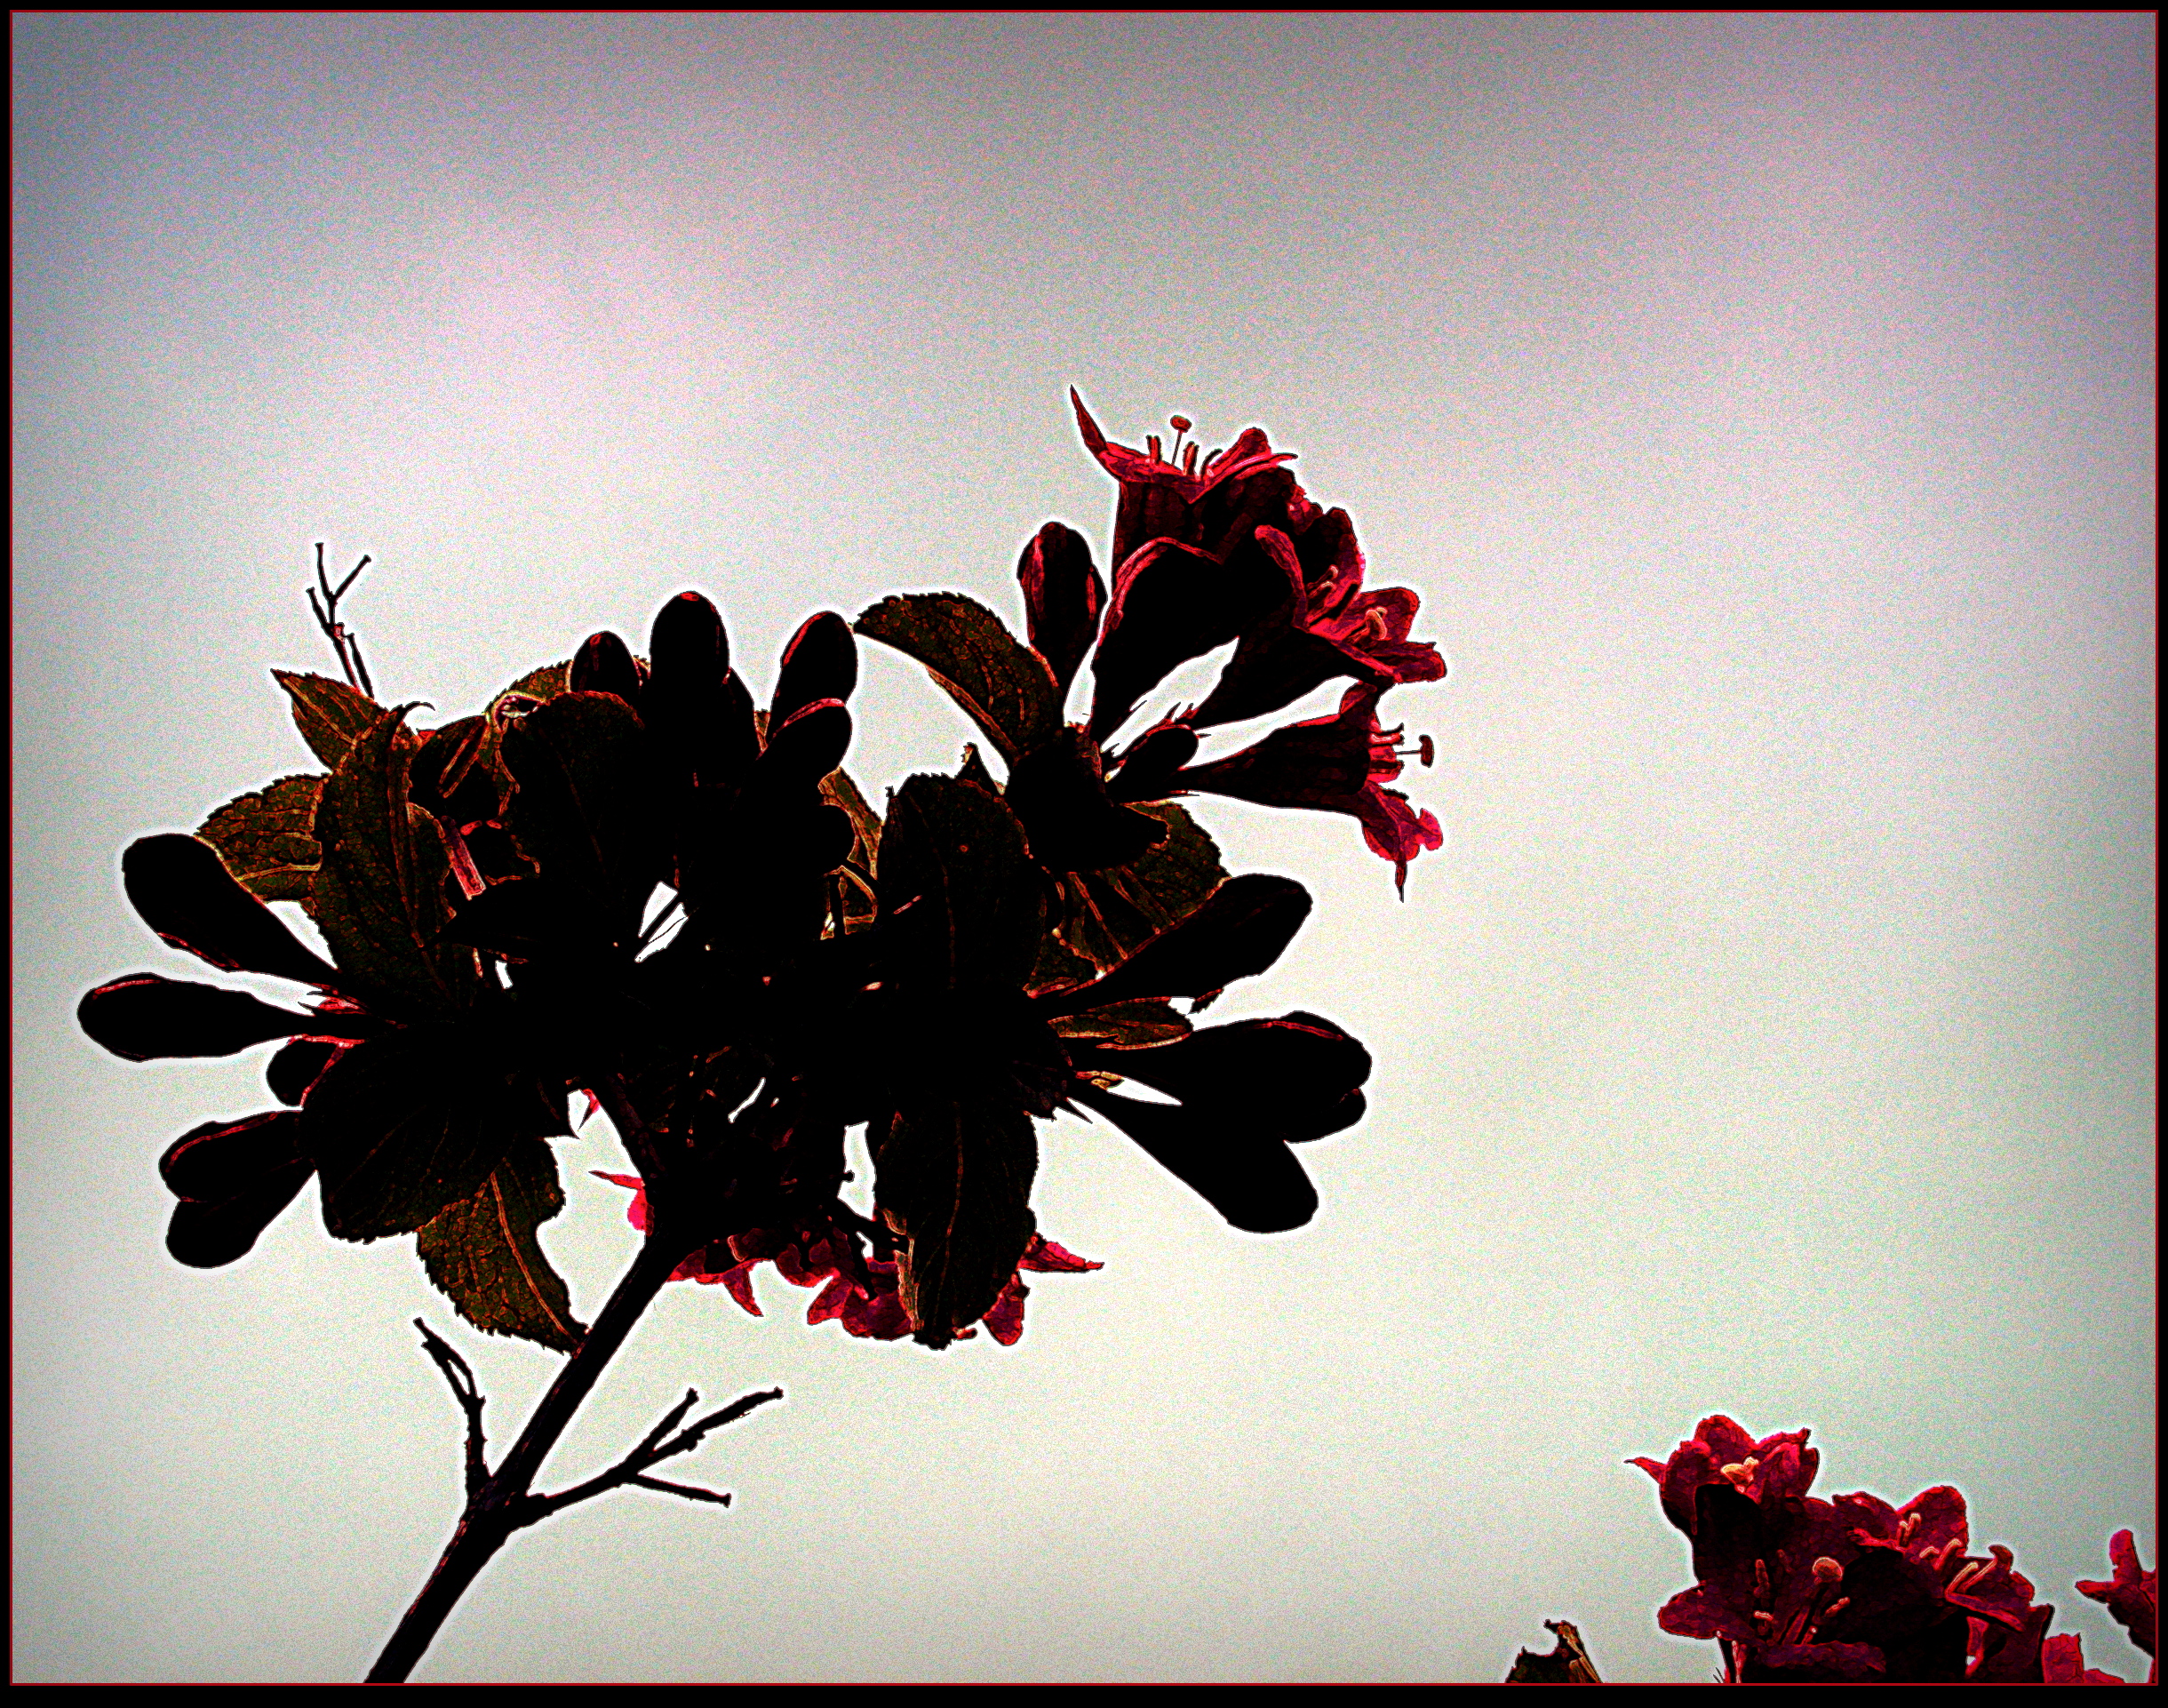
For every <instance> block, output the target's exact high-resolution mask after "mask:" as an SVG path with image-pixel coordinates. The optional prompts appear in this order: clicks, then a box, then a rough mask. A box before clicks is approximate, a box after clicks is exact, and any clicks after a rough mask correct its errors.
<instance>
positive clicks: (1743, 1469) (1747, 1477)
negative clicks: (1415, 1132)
mask: <svg viewBox="0 0 2168 1708" xmlns="http://www.w3.org/2000/svg"><path fill="white" fill-rule="evenodd" d="M1392 734H1393V738H1394V739H1395V740H1396V741H1397V740H1398V739H1399V735H1400V731H1399V730H1394V731H1393V732H1392ZM1760 1463H1761V1461H1760V1460H1759V1459H1749V1460H1747V1461H1746V1462H1745V1463H1744V1464H1742V1465H1726V1466H1725V1467H1724V1468H1723V1470H1722V1471H1721V1472H1720V1473H1718V1474H1719V1475H1721V1476H1722V1477H1723V1479H1724V1480H1725V1481H1726V1482H1728V1483H1730V1484H1731V1485H1732V1486H1733V1487H1734V1489H1744V1488H1745V1487H1746V1486H1747V1485H1748V1484H1749V1483H1750V1482H1752V1481H1754V1468H1755V1466H1757V1465H1759V1464H1760Z"/></svg>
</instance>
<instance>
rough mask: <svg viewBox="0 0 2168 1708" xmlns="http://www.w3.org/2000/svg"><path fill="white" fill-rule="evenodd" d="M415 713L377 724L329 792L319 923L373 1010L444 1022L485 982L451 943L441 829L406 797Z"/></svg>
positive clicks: (469, 955)
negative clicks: (409, 721) (446, 933)
mask: <svg viewBox="0 0 2168 1708" xmlns="http://www.w3.org/2000/svg"><path fill="white" fill-rule="evenodd" d="M407 709H408V708H406V707H400V708H397V709H395V710H393V711H388V712H386V713H385V714H383V715H382V716H381V717H379V719H378V720H377V722H376V723H375V725H374V726H373V727H372V728H371V730H370V731H369V733H368V734H366V735H365V736H363V738H361V739H360V740H359V741H357V742H355V744H354V746H353V748H352V749H351V751H349V753H348V754H347V757H346V758H345V760H343V761H342V762H340V764H339V769H338V770H336V771H334V772H332V774H331V778H330V780H329V781H327V782H326V783H325V784H324V786H323V798H322V799H321V800H320V801H319V802H317V806H316V840H317V841H318V842H321V843H322V844H323V866H322V868H321V869H320V870H319V872H318V873H317V875H316V883H315V901H316V922H317V924H318V925H320V926H321V927H322V928H323V935H324V938H325V940H326V941H327V942H329V943H330V944H331V949H332V953H333V954H335V955H336V956H337V958H338V961H339V971H340V973H341V975H342V978H344V979H345V980H346V981H347V982H349V983H351V984H352V985H353V986H355V989H356V990H357V992H358V993H359V994H362V995H363V996H364V997H365V998H367V999H368V1001H369V1002H370V1006H371V1008H375V1009H383V1010H388V1011H391V1012H393V1013H395V1014H399V1013H404V1014H405V1015H408V1016H424V1017H432V1016H434V1017H442V1016H447V1015H450V1014H453V1013H456V1012H458V1010H462V1009H464V1008H465V1007H466V1005H467V1004H468V1003H470V1002H473V1001H474V992H475V989H476V988H477V986H478V985H479V983H480V974H479V972H478V970H477V969H476V967H475V965H474V953H473V951H472V950H470V949H467V948H466V947H464V946H460V945H458V944H454V943H450V942H447V941H446V940H445V939H444V938H443V929H444V924H445V922H446V921H447V920H448V919H449V918H450V914H451V908H450V902H449V900H448V899H447V898H446V896H445V893H444V874H445V872H446V869H447V866H446V861H445V858H444V845H443V843H442V841H441V840H440V839H439V837H438V834H437V829H436V821H435V820H434V819H433V818H430V817H429V815H428V814H427V813H426V812H424V811H423V810H421V809H420V808H419V807H417V806H414V805H413V804H411V803H410V802H409V801H408V799H407V766H408V763H409V762H410V760H411V759H412V757H413V755H414V753H415V750H416V748H417V747H418V746H419V744H418V742H417V741H416V739H415V738H414V735H413V733H412V732H411V731H410V730H408V729H407V728H406V727H405V723H404V719H405V717H406V712H407Z"/></svg>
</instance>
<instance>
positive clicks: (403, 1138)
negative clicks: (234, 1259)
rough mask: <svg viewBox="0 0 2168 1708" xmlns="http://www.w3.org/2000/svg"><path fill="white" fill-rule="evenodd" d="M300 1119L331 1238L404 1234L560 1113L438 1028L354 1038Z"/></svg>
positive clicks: (469, 1193)
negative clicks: (318, 1172) (320, 1176)
mask: <svg viewBox="0 0 2168 1708" xmlns="http://www.w3.org/2000/svg"><path fill="white" fill-rule="evenodd" d="M301 1119H302V1120H303V1121H304V1122H306V1123H307V1125H306V1127H305V1129H304V1130H305V1132H306V1134H307V1139H308V1149H309V1151H310V1152H311V1153H312V1154H314V1155H315V1158H316V1161H317V1165H318V1167H319V1168H320V1169H322V1170H323V1225H324V1226H325V1227H326V1228H327V1229H328V1230H329V1231H330V1232H331V1234H332V1236H333V1237H334V1238H337V1239H341V1240H379V1239H382V1238H383V1237H385V1236H386V1235H387V1234H391V1233H412V1232H414V1231H415V1230H416V1229H417V1228H419V1227H420V1226H422V1225H424V1224H425V1223H426V1222H429V1221H432V1220H434V1218H435V1217H437V1216H438V1215H439V1214H440V1213H441V1212H442V1210H444V1209H447V1208H448V1207H449V1206H450V1205H452V1204H456V1203H458V1202H459V1201H461V1200H462V1199H467V1198H472V1197H473V1196H474V1194H475V1193H477V1192H479V1191H480V1190H481V1189H482V1183H483V1182H484V1181H486V1180H487V1179H488V1178H489V1177H490V1174H491V1173H492V1172H493V1171H494V1170H495V1169H496V1168H497V1165H498V1163H499V1162H501V1161H503V1160H504V1158H505V1155H506V1153H507V1152H508V1151H509V1150H510V1149H511V1147H512V1146H513V1145H514V1142H515V1141H517V1140H519V1139H522V1138H536V1137H541V1136H542V1135H543V1134H545V1133H549V1132H555V1131H561V1130H562V1129H563V1128H564V1124H565V1122H564V1113H563V1111H562V1110H561V1109H560V1110H555V1111H553V1110H552V1108H551V1106H550V1105H549V1104H548V1103H547V1102H546V1100H545V1098H544V1097H543V1095H542V1092H541V1089H540V1087H539V1086H538V1084H537V1083H536V1082H535V1081H532V1080H530V1079H521V1078H518V1077H516V1076H514V1075H510V1074H507V1073H503V1072H501V1071H499V1070H498V1069H497V1068H496V1067H494V1066H492V1065H491V1064H489V1063H487V1062H484V1061H481V1060H477V1059H476V1058H475V1057H474V1050H473V1046H472V1044H471V1042H469V1041H467V1040H466V1039H463V1038H462V1037H461V1036H460V1035H459V1034H458V1033H456V1032H453V1031H450V1030H443V1029H437V1028H428V1029H420V1028H417V1029H414V1030H411V1031H407V1032H402V1033H397V1034H394V1035H392V1036H391V1037H388V1038H380V1039H371V1040H370V1041H368V1042H363V1043H360V1044H356V1045H355V1047H354V1048H353V1049H351V1050H347V1051H346V1052H345V1053H344V1054H343V1055H342V1056H340V1057H339V1059H338V1060H337V1061H335V1062H333V1063H332V1064H331V1066H330V1067H329V1068H327V1069H326V1070H325V1072H324V1075H323V1079H321V1080H320V1081H317V1083H316V1085H315V1088H314V1089H312V1090H311V1091H310V1093H309V1098H308V1102H307V1104H306V1105H303V1108H302V1111H301Z"/></svg>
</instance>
